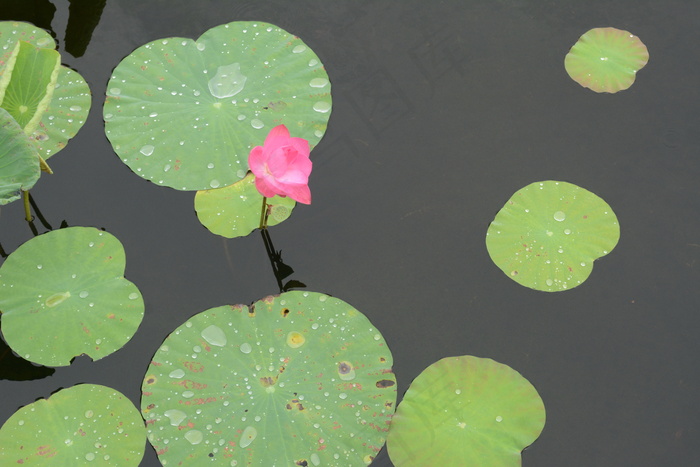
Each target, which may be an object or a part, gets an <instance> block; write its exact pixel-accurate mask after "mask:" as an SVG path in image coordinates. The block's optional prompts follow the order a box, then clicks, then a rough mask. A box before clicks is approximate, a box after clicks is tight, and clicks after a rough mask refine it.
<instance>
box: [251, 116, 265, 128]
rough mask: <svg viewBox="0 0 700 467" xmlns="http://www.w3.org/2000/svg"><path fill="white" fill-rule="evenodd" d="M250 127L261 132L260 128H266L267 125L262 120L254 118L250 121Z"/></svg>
mask: <svg viewBox="0 0 700 467" xmlns="http://www.w3.org/2000/svg"><path fill="white" fill-rule="evenodd" d="M250 126H252V127H253V128H255V129H256V130H259V129H260V128H262V127H264V126H265V124H264V123H263V122H262V120H258V119H257V118H254V119H253V120H251V121H250Z"/></svg>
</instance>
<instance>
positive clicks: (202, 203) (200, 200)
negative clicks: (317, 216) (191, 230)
mask: <svg viewBox="0 0 700 467" xmlns="http://www.w3.org/2000/svg"><path fill="white" fill-rule="evenodd" d="M262 201H263V197H262V195H261V194H260V193H259V192H258V190H257V188H255V176H254V175H253V174H252V173H249V174H248V175H247V176H246V177H245V178H244V179H243V180H241V181H239V182H237V183H234V184H233V185H230V186H227V187H224V188H216V189H213V190H203V191H198V192H197V194H196V195H195V197H194V209H195V210H196V211H197V217H198V218H199V222H201V223H202V225H204V226H205V227H206V228H207V229H209V231H211V232H212V233H214V234H216V235H221V236H222V237H226V238H234V237H245V236H246V235H248V234H250V233H251V232H252V231H253V230H255V229H257V228H258V227H259V226H260V213H261V211H262ZM266 203H267V205H268V206H269V209H270V213H269V215H268V221H267V225H268V226H272V225H277V224H279V223H280V222H282V221H284V220H285V219H287V218H288V217H289V216H290V215H291V214H292V209H294V206H296V202H295V201H294V200H293V199H291V198H286V197H282V196H275V197H273V198H267V201H266Z"/></svg>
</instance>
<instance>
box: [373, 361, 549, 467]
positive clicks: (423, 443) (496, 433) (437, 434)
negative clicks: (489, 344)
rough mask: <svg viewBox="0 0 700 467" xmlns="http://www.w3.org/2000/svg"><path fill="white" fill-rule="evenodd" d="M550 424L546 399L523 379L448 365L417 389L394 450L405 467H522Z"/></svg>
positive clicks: (485, 367)
mask: <svg viewBox="0 0 700 467" xmlns="http://www.w3.org/2000/svg"><path fill="white" fill-rule="evenodd" d="M544 423H545V409H544V404H543V402H542V399H541V398H540V396H539V394H537V390H535V388H534V387H533V386H532V385H531V384H530V382H529V381H528V380H526V379H525V378H523V377H522V376H521V375H520V373H518V372H517V371H515V370H513V369H512V368H510V367H509V366H507V365H503V364H501V363H498V362H495V361H493V360H491V359H488V358H478V357H472V356H469V355H465V356H460V357H448V358H443V359H442V360H440V361H438V362H436V363H433V364H432V365H430V366H429V367H428V368H426V369H425V370H423V372H422V373H421V374H420V375H418V377H417V378H416V379H415V380H413V382H412V383H411V386H410V387H409V388H408V390H407V391H406V394H405V395H404V398H403V400H402V401H401V403H400V404H399V407H398V408H397V410H396V414H394V418H393V420H392V422H391V430H389V436H388V439H387V449H388V452H389V457H390V458H391V460H392V462H393V463H394V465H400V466H402V467H423V466H433V465H435V466H437V465H439V466H441V467H453V466H454V467H461V466H477V465H479V466H489V467H519V466H520V465H521V455H520V453H521V451H522V450H523V449H524V448H525V447H527V446H529V445H530V444H532V443H533V442H534V441H535V440H536V439H537V437H538V436H539V435H540V433H541V432H542V429H543V428H544Z"/></svg>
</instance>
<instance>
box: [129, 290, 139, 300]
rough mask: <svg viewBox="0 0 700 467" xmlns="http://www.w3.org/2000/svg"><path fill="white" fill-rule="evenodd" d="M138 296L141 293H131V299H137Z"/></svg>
mask: <svg viewBox="0 0 700 467" xmlns="http://www.w3.org/2000/svg"><path fill="white" fill-rule="evenodd" d="M137 298H139V294H137V293H136V292H131V293H130V294H129V300H136V299H137Z"/></svg>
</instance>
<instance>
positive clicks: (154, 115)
mask: <svg viewBox="0 0 700 467" xmlns="http://www.w3.org/2000/svg"><path fill="white" fill-rule="evenodd" d="M148 116H149V117H151V118H154V117H157V116H158V112H151V113H150V114H148Z"/></svg>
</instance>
